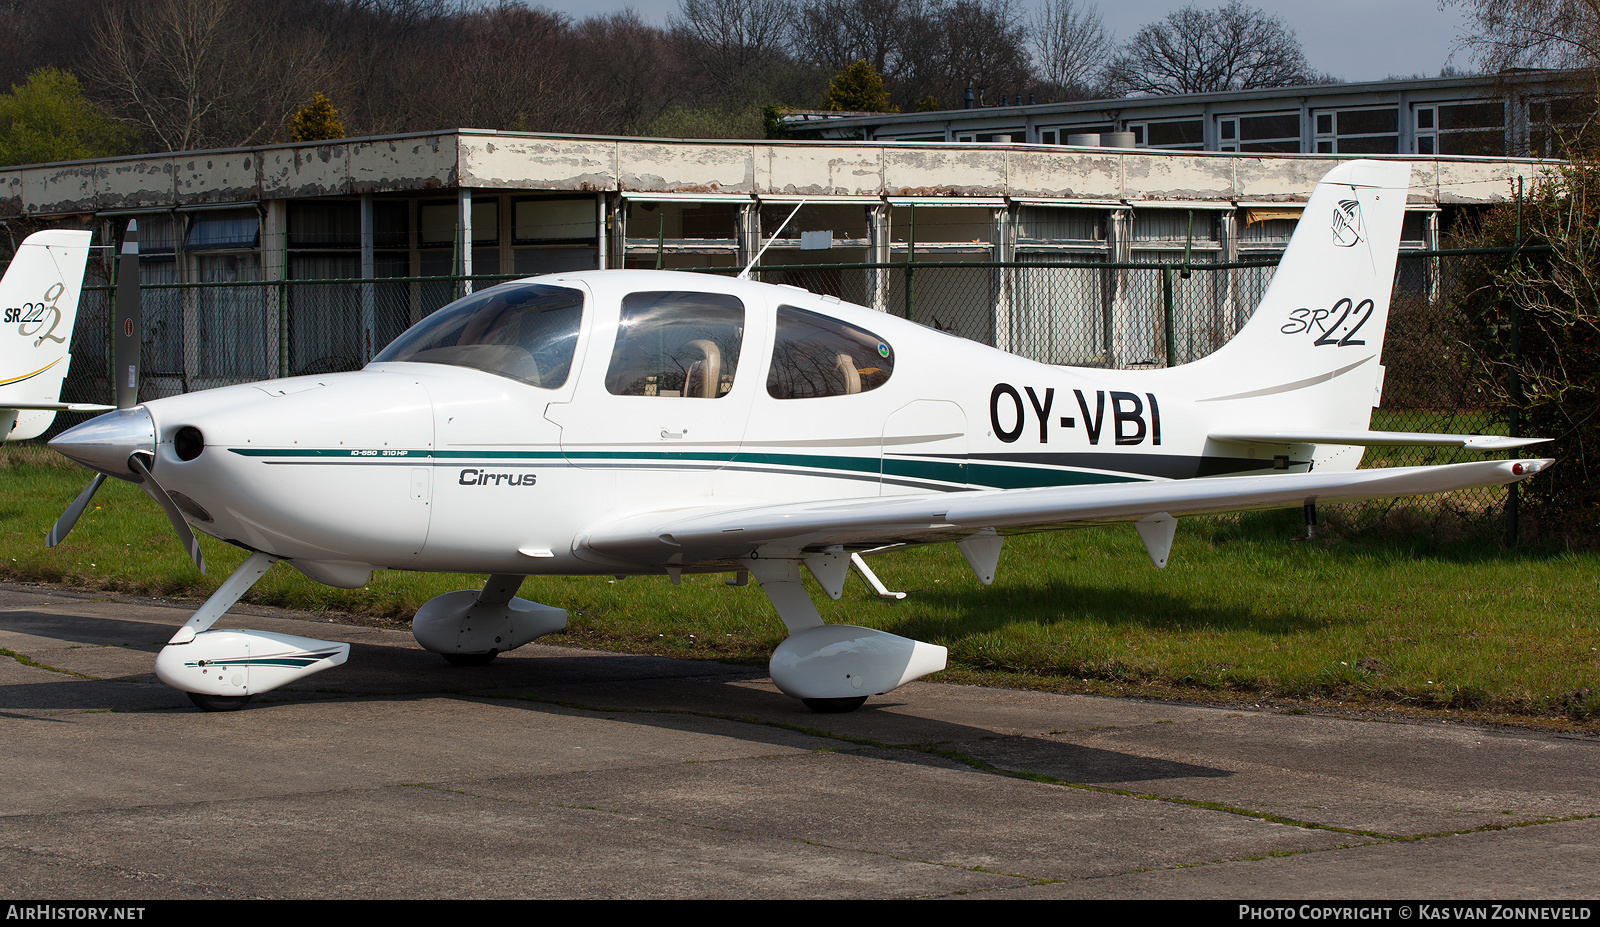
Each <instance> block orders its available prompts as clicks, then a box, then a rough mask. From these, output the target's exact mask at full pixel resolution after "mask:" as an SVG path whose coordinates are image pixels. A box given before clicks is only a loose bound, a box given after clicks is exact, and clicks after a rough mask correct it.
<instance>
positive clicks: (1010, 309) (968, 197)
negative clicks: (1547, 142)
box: [0, 85, 1546, 398]
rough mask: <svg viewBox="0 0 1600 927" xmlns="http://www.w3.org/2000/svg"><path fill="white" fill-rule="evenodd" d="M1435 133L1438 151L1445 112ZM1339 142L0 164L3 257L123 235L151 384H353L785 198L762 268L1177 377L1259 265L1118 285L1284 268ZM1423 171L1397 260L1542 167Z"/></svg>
mask: <svg viewBox="0 0 1600 927" xmlns="http://www.w3.org/2000/svg"><path fill="white" fill-rule="evenodd" d="M1351 86H1352V87H1354V86H1357V85H1351ZM1263 105H1265V104H1263ZM1408 105H1410V104H1408ZM1417 105H1420V104H1417ZM1444 105H1445V104H1443V103H1436V104H1435V107H1436V108H1435V112H1437V113H1444V112H1447V110H1445V109H1443V108H1442V107H1444ZM1268 108H1269V109H1270V107H1268ZM1023 109H1027V107H1023ZM1352 111H1355V110H1352ZM1410 111H1412V112H1415V111H1416V108H1415V106H1413V108H1412V110H1410ZM980 112H982V113H983V114H984V116H985V117H986V118H988V117H991V116H992V117H993V118H1002V114H999V113H992V114H991V113H989V112H988V111H980ZM1217 112H1218V113H1219V114H1220V113H1222V112H1226V113H1229V114H1234V115H1231V116H1228V117H1223V116H1221V115H1218V116H1217V117H1215V118H1214V119H1213V118H1211V117H1207V118H1208V119H1210V120H1211V121H1208V122H1207V123H1206V124H1207V125H1213V124H1217V125H1220V124H1221V123H1220V122H1219V121H1218V120H1220V119H1223V118H1237V119H1240V120H1243V119H1245V118H1247V117H1245V116H1244V115H1240V114H1242V113H1243V112H1244V111H1243V110H1242V109H1241V108H1239V107H1237V106H1235V107H1232V108H1226V107H1225V108H1223V109H1219V110H1218V111H1217ZM1316 112H1320V111H1313V113H1314V114H1315V113H1316ZM1338 112H1341V113H1342V112H1344V111H1343V110H1339V111H1338ZM945 115H946V116H948V115H949V114H945ZM905 118H908V119H909V118H911V117H905ZM1162 118H1165V117H1162ZM1437 118H1438V119H1439V122H1438V123H1437V126H1438V129H1439V131H1440V132H1441V133H1445V134H1442V135H1441V136H1440V137H1441V138H1447V139H1448V138H1450V137H1451V136H1449V135H1448V133H1449V132H1451V131H1455V129H1453V128H1448V127H1452V126H1456V125H1457V123H1456V122H1453V121H1446V120H1445V119H1444V117H1443V116H1442V115H1441V116H1439V117H1437ZM1451 118H1452V119H1454V117H1451ZM844 121H847V120H841V122H844ZM1107 124H1109V123H1107ZM1160 124H1161V119H1160V118H1157V117H1156V116H1153V115H1152V116H1150V117H1149V118H1148V119H1146V120H1145V121H1144V122H1143V125H1144V126H1145V131H1146V135H1145V140H1146V142H1147V143H1149V142H1157V143H1159V142H1160V141H1161V140H1162V139H1163V138H1165V137H1166V136H1164V135H1162V134H1159V133H1156V132H1152V130H1151V129H1150V127H1151V126H1152V125H1160ZM1051 125H1054V126H1056V128H1055V129H1054V131H1056V132H1058V134H1059V133H1060V132H1061V131H1064V130H1065V128H1066V127H1067V123H1065V122H1060V121H1058V122H1055V123H1051ZM1239 125H1240V126H1241V128H1240V129H1239V130H1238V131H1240V132H1243V131H1244V129H1243V128H1242V126H1243V125H1244V123H1243V122H1242V121H1241V122H1240V123H1239ZM1334 125H1335V128H1336V129H1339V130H1341V131H1342V130H1343V128H1345V127H1347V126H1346V123H1345V122H1343V121H1340V119H1339V118H1338V117H1336V120H1335V123H1334ZM887 128H888V124H885V126H884V127H883V130H884V131H887ZM941 131H943V130H941ZM1017 131H1021V132H1023V133H1032V134H1033V135H1038V134H1039V133H1041V132H1044V131H1048V130H1047V129H1046V128H1045V127H1044V123H1043V122H1041V123H1039V124H1038V125H1031V126H1027V127H1024V128H1022V129H1019V130H1017ZM1162 131H1165V130H1162ZM1185 131H1187V130H1185ZM1208 131H1209V130H1208ZM1251 131H1252V132H1253V131H1254V130H1253V129H1252V130H1251ZM1337 138H1338V140H1339V141H1338V142H1336V147H1337V148H1338V150H1337V151H1336V152H1334V153H1333V154H1320V155H1319V154H1293V153H1290V154H1283V153H1273V152H1262V153H1257V152H1248V153H1246V152H1239V153H1221V152H1207V151H1181V150H1176V151H1175V150H1159V149H1152V148H1150V147H1146V148H1142V149H1141V148H1136V149H1099V150H1096V149H1086V148H1070V147H1062V146H1059V145H1051V144H1043V145H1038V144H1017V143H1003V144H1001V143H992V142H979V141H974V142H973V143H971V144H966V145H950V144H944V143H942V142H941V143H928V142H905V141H881V140H880V141H871V142H862V141H809V142H808V141H760V142H748V141H745V142H740V141H673V140H661V139H638V138H598V137H573V136H555V135H534V134H525V133H510V132H493V131H482V130H472V129H460V130H454V131H446V132H436V133H424V134H412V135H394V136H383V137H375V138H361V139H346V140H340V141H337V142H328V143H319V144H301V145H267V146H257V147H252V148H241V149H230V150H219V151H196V152H180V153H174V154H161V155H141V156H134V157H125V158H115V159H104V160H95V161H82V162H68V163H59V164H45V165H29V166H21V167H10V168H0V226H3V228H4V229H7V230H9V234H10V236H11V239H12V240H13V241H15V240H20V237H21V235H22V234H23V233H24V232H26V231H27V230H29V229H31V228H34V227H39V226H42V225H57V226H60V225H70V226H74V227H87V228H91V229H93V230H95V232H96V234H97V241H98V242H99V243H101V244H103V245H112V244H115V243H116V242H117V241H118V239H119V237H120V236H121V235H122V234H123V230H124V228H125V227H126V225H127V222H128V220H129V219H138V220H139V235H140V242H141V258H140V263H141V278H142V280H143V281H144V283H145V284H146V295H145V307H146V308H145V327H146V338H145V340H146V342H147V349H146V350H147V353H146V368H145V369H146V383H147V387H148V389H149V390H150V392H151V394H152V395H161V394H166V393H170V392H176V391H183V390H191V389H198V388H204V387H208V386H215V385H221V384H224V383H233V382H240V381H244V380H251V379H257V378H262V377H268V376H278V375H288V374H298V373H307V372H327V371H331V370H338V369H349V368H353V367H359V366H360V365H362V364H363V363H365V362H366V361H367V360H368V359H370V358H371V357H372V356H373V355H374V354H375V353H376V352H377V351H378V350H381V349H382V347H383V346H384V345H385V344H387V343H388V342H389V341H390V340H391V339H392V338H394V337H395V336H396V335H398V334H399V333H400V332H401V331H403V330H404V329H405V328H406V327H407V326H409V325H410V324H412V323H414V322H415V321H417V320H419V319H421V318H422V317H423V316H424V315H426V314H427V313H429V312H431V311H433V310H434V309H436V308H438V307H439V306H440V305H442V304H443V303H445V302H447V301H448V300H449V299H450V298H452V296H453V295H455V294H458V293H460V292H461V291H462V290H463V289H465V288H467V287H470V286H473V285H482V284H483V283H485V282H490V281H493V280H494V279H500V278H504V277H505V276H513V275H514V276H525V275H531V274H539V273H546V272H552V271H560V270H568V269H579V268H593V267H655V266H663V267H668V268H713V267H721V268H735V267H739V266H743V265H745V264H746V263H748V262H749V261H750V260H751V259H752V257H753V256H754V255H755V254H756V252H757V250H758V249H759V248H760V247H761V246H762V245H763V243H766V242H767V240H768V238H769V237H771V236H773V235H774V232H775V231H776V230H777V229H778V228H779V226H780V224H781V223H783V222H784V220H785V219H786V217H788V216H789V214H790V213H791V212H794V211H795V209H796V206H797V204H800V203H801V202H802V201H803V202H804V205H803V206H802V207H800V208H799V211H798V214H797V215H795V217H794V218H793V220H792V221H790V222H789V223H788V224H787V225H785V226H783V228H782V231H781V233H778V234H777V235H776V237H775V238H773V240H772V241H771V243H770V244H771V247H770V250H768V251H767V252H766V254H765V256H764V257H763V258H762V266H763V267H773V266H781V267H785V268H789V269H788V270H781V271H771V272H769V273H768V275H767V276H766V279H769V280H773V281H775V282H793V283H797V284H800V285H804V286H807V287H808V288H811V289H814V290H818V291H821V292H826V293H831V294H832V295H836V296H839V297H841V298H844V299H848V300H851V301H854V302H859V303H862V304H864V305H867V306H871V307H873V308H876V309H878V310H880V311H888V312H895V313H897V314H907V313H908V312H910V311H911V306H912V299H913V296H914V298H915V305H916V307H917V309H916V315H915V317H916V318H918V319H919V320H922V321H927V322H929V323H930V324H935V325H939V326H940V327H943V328H946V329H949V330H951V331H954V332H956V333H958V334H961V335H963V336H966V337H969V338H974V339H976V340H981V341H986V342H988V343H991V344H995V345H997V346H999V347H1002V348H1005V349H1007V350H1012V351H1016V352H1017V353H1022V354H1026V355H1028V356H1033V357H1036V358H1037V359H1040V360H1044V361H1047V362H1051V363H1084V364H1104V365H1113V366H1127V365H1138V364H1160V363H1176V362H1180V361H1182V360H1185V359H1188V358H1191V357H1194V356H1199V355H1200V354H1203V353H1205V352H1206V351H1208V350H1210V349H1211V348H1212V347H1214V346H1215V344H1217V343H1220V340H1219V339H1225V338H1226V337H1227V336H1228V335H1230V334H1231V332H1232V331H1233V330H1235V329H1236V328H1237V325H1238V324H1241V323H1242V321H1243V320H1244V319H1245V318H1247V317H1248V314H1249V312H1250V311H1251V310H1252V309H1253V307H1254V305H1255V302H1254V295H1253V294H1254V293H1255V292H1257V291H1258V290H1259V286H1260V285H1261V284H1263V283H1264V281H1265V279H1266V278H1267V277H1269V276H1270V268H1266V269H1261V268H1257V269H1255V270H1250V271H1248V273H1247V274H1246V272H1245V271H1241V272H1240V273H1241V274H1246V276H1249V278H1250V279H1249V280H1248V281H1245V282H1241V281H1240V279H1236V277H1237V276H1238V275H1217V274H1212V275H1210V276H1209V277H1207V276H1206V275H1204V274H1196V275H1194V279H1192V280H1191V279H1190V278H1189V274H1188V273H1184V274H1183V279H1182V281H1181V282H1180V283H1178V284H1177V295H1176V297H1175V299H1176V301H1177V303H1178V305H1177V306H1176V307H1174V305H1173V303H1172V300H1168V302H1167V303H1166V304H1165V309H1164V310H1163V308H1162V305H1163V304H1162V303H1161V302H1160V300H1161V296H1160V293H1159V285H1158V284H1152V283H1150V282H1149V281H1150V280H1154V279H1156V278H1155V277H1152V276H1151V275H1150V274H1141V273H1137V272H1135V271H1129V270H1127V269H1125V268H1124V269H1115V270H1113V268H1116V267H1117V265H1122V264H1139V265H1142V264H1149V265H1151V266H1152V269H1153V270H1159V265H1163V264H1171V265H1177V264H1178V263H1180V262H1181V263H1182V264H1183V265H1184V266H1185V267H1186V268H1187V267H1189V266H1190V265H1193V266H1196V267H1203V266H1204V265H1206V264H1216V263H1219V262H1232V261H1237V260H1240V259H1246V260H1248V259H1250V258H1253V257H1259V258H1272V257H1275V256H1276V254H1277V253H1278V252H1280V251H1281V249H1282V247H1283V245H1284V243H1285V242H1286V241H1287V238H1288V235H1289V233H1290V232H1291V231H1292V230H1293V227H1294V224H1295V221H1296V219H1297V217H1298V211H1299V208H1300V206H1301V205H1302V204H1303V203H1304V201H1305V198H1306V197H1307V196H1308V195H1309V194H1310V191H1311V189H1312V187H1313V185H1314V184H1315V183H1316V181H1317V180H1318V179H1319V178H1320V177H1321V176H1322V175H1323V174H1324V173H1325V172H1326V171H1327V170H1328V169H1329V168H1330V167H1331V166H1332V165H1333V163H1335V162H1336V161H1337V160H1339V159H1340V158H1341V157H1348V156H1349V154H1350V152H1349V151H1348V150H1347V148H1345V147H1343V146H1342V144H1340V142H1342V140H1343V138H1344V137H1343V136H1339V137H1337ZM1313 141H1315V140H1314V139H1313ZM1396 144H1398V142H1397V143H1396ZM1456 144H1457V143H1456V142H1454V141H1450V142H1449V143H1448V144H1446V143H1444V142H1441V143H1440V147H1452V146H1454V145H1456ZM1412 163H1413V167H1412V179H1413V180H1412V182H1413V188H1412V194H1411V201H1410V209H1409V213H1408V216H1407V219H1406V224H1405V233H1404V238H1405V247H1407V248H1410V249H1424V248H1429V247H1432V246H1434V245H1435V244H1437V242H1438V236H1439V230H1440V227H1441V216H1444V217H1446V219H1447V218H1448V216H1449V214H1450V213H1451V212H1452V211H1455V210H1460V209H1478V208H1482V207H1484V206H1486V205H1489V204H1492V203H1495V202H1498V201H1501V200H1503V199H1505V198H1506V197H1507V196H1508V194H1509V191H1510V190H1511V189H1513V187H1514V185H1515V183H1516V182H1517V180H1518V178H1521V179H1522V181H1523V182H1529V181H1531V180H1533V179H1534V178H1535V177H1537V176H1538V174H1539V172H1540V171H1541V170H1543V169H1545V167H1546V165H1544V164H1542V163H1541V162H1539V161H1534V160H1528V159H1515V158H1506V157H1474V156H1446V155H1435V156H1432V157H1426V158H1416V159H1414V160H1413V162H1412ZM4 239H5V236H4V235H0V241H3V240H4ZM107 253H108V254H109V251H108V252H107ZM912 260H914V262H915V268H914V269H915V270H916V275H915V279H914V281H913V277H912V274H911V272H910V270H907V269H906V267H905V265H906V264H907V263H908V262H910V261H912ZM1100 265H1106V266H1105V268H1101V267H1100ZM101 274H102V277H101V279H107V280H108V279H109V277H107V276H105V274H104V271H103V269H102V271H101ZM1252 281H1253V282H1252ZM913 282H914V287H913ZM1418 285H1419V286H1424V287H1426V286H1427V285H1428V284H1427V283H1426V281H1423V282H1422V283H1420V284H1418ZM913 289H914V293H913ZM101 297H103V294H100V295H99V296H97V297H96V298H101ZM1163 311H1165V313H1166V316H1165V317H1164V319H1163V318H1162V317H1161V313H1162V312H1163ZM1174 312H1181V313H1185V314H1186V315H1184V319H1188V320H1189V321H1185V322H1184V324H1185V325H1187V326H1189V327H1188V328H1186V329H1185V330H1186V331H1193V332H1199V333H1202V334H1196V335H1194V336H1193V338H1192V339H1191V342H1186V343H1185V344H1184V345H1178V346H1177V347H1176V348H1174V347H1173V346H1172V339H1171V336H1170V335H1169V336H1168V337H1167V343H1166V344H1165V345H1163V343H1162V338H1161V335H1160V328H1161V325H1162V324H1166V325H1167V327H1168V328H1169V330H1170V328H1171V326H1172V318H1173V315H1174ZM106 319H107V312H106V308H105V305H104V303H103V301H102V302H101V303H100V304H98V305H97V306H89V305H86V308H85V311H84V312H83V313H81V314H80V321H79V332H78V340H79V344H80V345H85V344H87V345H94V344H104V343H105V340H106V339H105V327H106V324H107V323H106ZM1066 333H1070V334H1071V337H1070V338H1068V337H1066ZM96 339H98V340H96ZM1174 350H1176V351H1177V353H1176V354H1174V353H1173V351H1174ZM97 363H98V364H101V365H102V366H101V367H100V368H99V369H98V370H97V368H96V366H95V365H96V364H97ZM104 363H105V360H104V358H96V357H95V356H94V355H93V352H92V351H86V350H84V349H83V348H82V347H80V349H79V352H78V355H77V360H75V362H74V372H73V377H72V379H71V380H70V381H69V388H70V387H72V384H84V385H83V386H82V390H83V392H84V394H85V396H86V398H92V397H98V396H99V395H100V394H101V393H103V385H101V384H103V379H101V380H96V379H95V378H96V377H102V378H103V376H104V367H103V365H104Z"/></svg>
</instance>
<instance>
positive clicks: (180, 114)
mask: <svg viewBox="0 0 1600 927" xmlns="http://www.w3.org/2000/svg"><path fill="white" fill-rule="evenodd" d="M275 12H283V10H281V8H278V7H274V6H272V5H260V6H257V5H248V4H245V3H240V2H235V0H144V2H130V3H127V4H121V5H114V6H112V7H110V8H108V11H107V15H106V16H105V18H103V19H101V20H100V21H99V22H98V23H97V24H96V25H95V26H94V29H93V44H94V46H95V53H94V54H93V55H91V56H90V57H89V58H88V60H87V61H86V62H85V66H84V72H85V76H86V77H87V78H88V79H89V82H90V83H91V85H93V86H94V87H95V89H97V90H98V91H99V93H100V95H101V96H102V98H104V99H105V100H106V102H108V103H109V104H110V105H111V106H112V107H113V109H114V111H115V112H116V113H117V115H118V116H119V117H120V118H122V119H123V120H124V121H125V122H128V123H131V124H133V125H136V126H138V127H139V128H140V130H141V131H142V132H143V133H144V134H145V135H147V136H149V138H150V140H151V141H153V142H154V143H155V144H157V145H158V146H160V147H161V148H162V149H164V150H166V151H182V150H187V149H193V148H205V147H219V146H234V145H249V144H255V143H260V142H265V141H271V140H274V139H275V138H277V137H278V136H281V135H282V134H283V131H282V130H283V127H284V126H285V124H286V123H287V120H288V118H289V116H290V115H292V114H293V113H294V111H295V110H296V109H297V108H298V107H299V106H300V105H302V104H304V103H305V102H306V101H307V100H309V99H310V98H311V95H312V94H313V93H315V92H316V91H317V90H318V89H321V88H319V87H318V85H319V84H321V83H323V82H324V81H325V80H326V79H327V78H328V76H329V70H330V69H329V68H328V66H327V65H326V64H325V62H324V61H323V57H322V54H321V51H322V43H321V41H320V40H318V39H317V38H316V37H314V36H310V35H307V34H305V33H303V32H302V31H301V30H300V29H299V28H297V27H296V25H295V24H294V23H293V21H292V20H284V19H280V18H278V17H275V16H272V15H270V14H271V13H275ZM267 61H270V62H271V63H272V66H271V67H270V68H269V67H264V66H263V62H267Z"/></svg>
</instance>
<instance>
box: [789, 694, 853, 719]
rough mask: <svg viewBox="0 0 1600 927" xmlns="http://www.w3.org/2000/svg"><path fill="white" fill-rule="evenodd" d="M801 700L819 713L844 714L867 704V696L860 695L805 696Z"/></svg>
mask: <svg viewBox="0 0 1600 927" xmlns="http://www.w3.org/2000/svg"><path fill="white" fill-rule="evenodd" d="M800 702H801V704H803V705H805V706H806V707H807V708H809V709H811V710H812V711H814V712H816V713H817V714H819V715H842V714H844V713H845V712H849V711H855V710H856V709H857V708H860V707H861V706H862V705H865V704H866V703H867V697H866V696H865V695H858V696H855V697H854V698H803V699H801V700H800Z"/></svg>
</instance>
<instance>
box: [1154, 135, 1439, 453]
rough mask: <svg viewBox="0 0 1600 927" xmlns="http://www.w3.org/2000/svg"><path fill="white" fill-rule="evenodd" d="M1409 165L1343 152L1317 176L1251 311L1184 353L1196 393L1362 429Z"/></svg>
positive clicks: (1266, 414) (1305, 423) (1285, 419)
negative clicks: (1231, 333)
mask: <svg viewBox="0 0 1600 927" xmlns="http://www.w3.org/2000/svg"><path fill="white" fill-rule="evenodd" d="M1410 177H1411V166H1410V165H1409V164H1407V163H1406V162H1404V161H1350V162H1346V163H1344V164H1340V165H1339V166H1337V167H1335V168H1334V169H1333V170H1331V171H1329V172H1328V173H1327V175H1326V176H1325V177H1323V178H1322V180H1321V182H1319V183H1318V184H1317V187H1316V189H1315V190H1314V191H1312V194H1311V200H1310V201H1309V202H1308V203H1306V207H1305V211H1304V212H1302V213H1301V217H1300V224H1299V226H1297V227H1296V228H1295V231H1294V236H1293V237H1292V238H1291V239H1290V241H1289V247H1288V250H1286V251H1285V252H1284V254H1283V260H1282V261H1281V262H1280V263H1279V264H1278V269H1277V272H1276V273H1274V275H1273V277H1272V283H1271V285H1270V286H1268V288H1267V293H1266V295H1265V296H1264V297H1262V300H1261V305H1260V306H1259V307H1258V308H1257V309H1256V311H1255V315H1253V316H1252V317H1251V319H1250V321H1249V323H1248V324H1246V325H1245V327H1244V328H1243V329H1241V330H1240V332H1239V334H1238V335H1236V336H1235V337H1234V338H1233V339H1232V340H1231V341H1229V342H1228V343H1227V344H1226V345H1224V346H1223V347H1222V348H1221V349H1220V350H1218V351H1216V352H1215V353H1214V354H1212V355H1211V356H1210V357H1207V358H1205V359H1203V360H1201V361H1199V362H1197V363H1196V364H1193V365H1190V366H1191V367H1195V368H1203V369H1204V376H1203V377H1198V378H1197V379H1196V382H1195V386H1196V391H1197V395H1198V396H1199V397H1201V398H1202V400H1203V401H1212V402H1218V403H1219V404H1225V405H1232V403H1224V401H1225V400H1237V401H1240V402H1241V403H1243V404H1242V405H1240V406H1238V407H1237V408H1236V409H1233V410H1230V413H1232V414H1230V415H1229V416H1228V417H1230V418H1231V417H1233V414H1237V415H1240V416H1247V417H1248V418H1250V419H1251V420H1253V421H1254V422H1255V423H1256V424H1257V426H1260V425H1261V424H1266V423H1273V424H1277V425H1280V426H1281V427H1284V428H1295V429H1305V428H1315V429H1322V430H1334V429H1338V430H1346V431H1349V430H1354V431H1364V430H1366V428H1367V424H1368V422H1369V420H1370V418H1371V414H1372V405H1373V402H1374V397H1375V395H1376V393H1377V389H1378V386H1379V384H1380V383H1381V382H1382V368H1381V367H1380V366H1379V358H1380V357H1381V355H1382V352H1383V335H1384V329H1385V328H1386V326H1387V325H1388V321H1389V295H1390V293H1391V291H1392V290H1393V289H1394V270H1395V261H1396V259H1397V257H1398V253H1399V248H1400V224H1401V221H1402V220H1403V219H1404V218H1405V208H1406V191H1407V189H1408V188H1409V186H1410ZM1176 369H1178V370H1181V369H1183V368H1176ZM1195 372H1196V373H1201V371H1200V370H1196V371H1195ZM1219 411H1220V410H1219Z"/></svg>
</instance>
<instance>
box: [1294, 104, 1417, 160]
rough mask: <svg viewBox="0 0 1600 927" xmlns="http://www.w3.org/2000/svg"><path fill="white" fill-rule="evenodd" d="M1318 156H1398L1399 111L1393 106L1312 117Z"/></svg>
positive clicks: (1325, 113) (1328, 111)
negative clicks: (1314, 121)
mask: <svg viewBox="0 0 1600 927" xmlns="http://www.w3.org/2000/svg"><path fill="white" fill-rule="evenodd" d="M1315 120H1316V123H1315V124H1316V145H1317V152H1318V153H1319V154H1398V153H1399V151H1400V110H1399V109H1398V108H1396V107H1393V106H1386V107H1381V108H1378V107H1368V108H1364V109H1341V110H1323V111H1321V112H1318V113H1316V114H1315Z"/></svg>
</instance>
